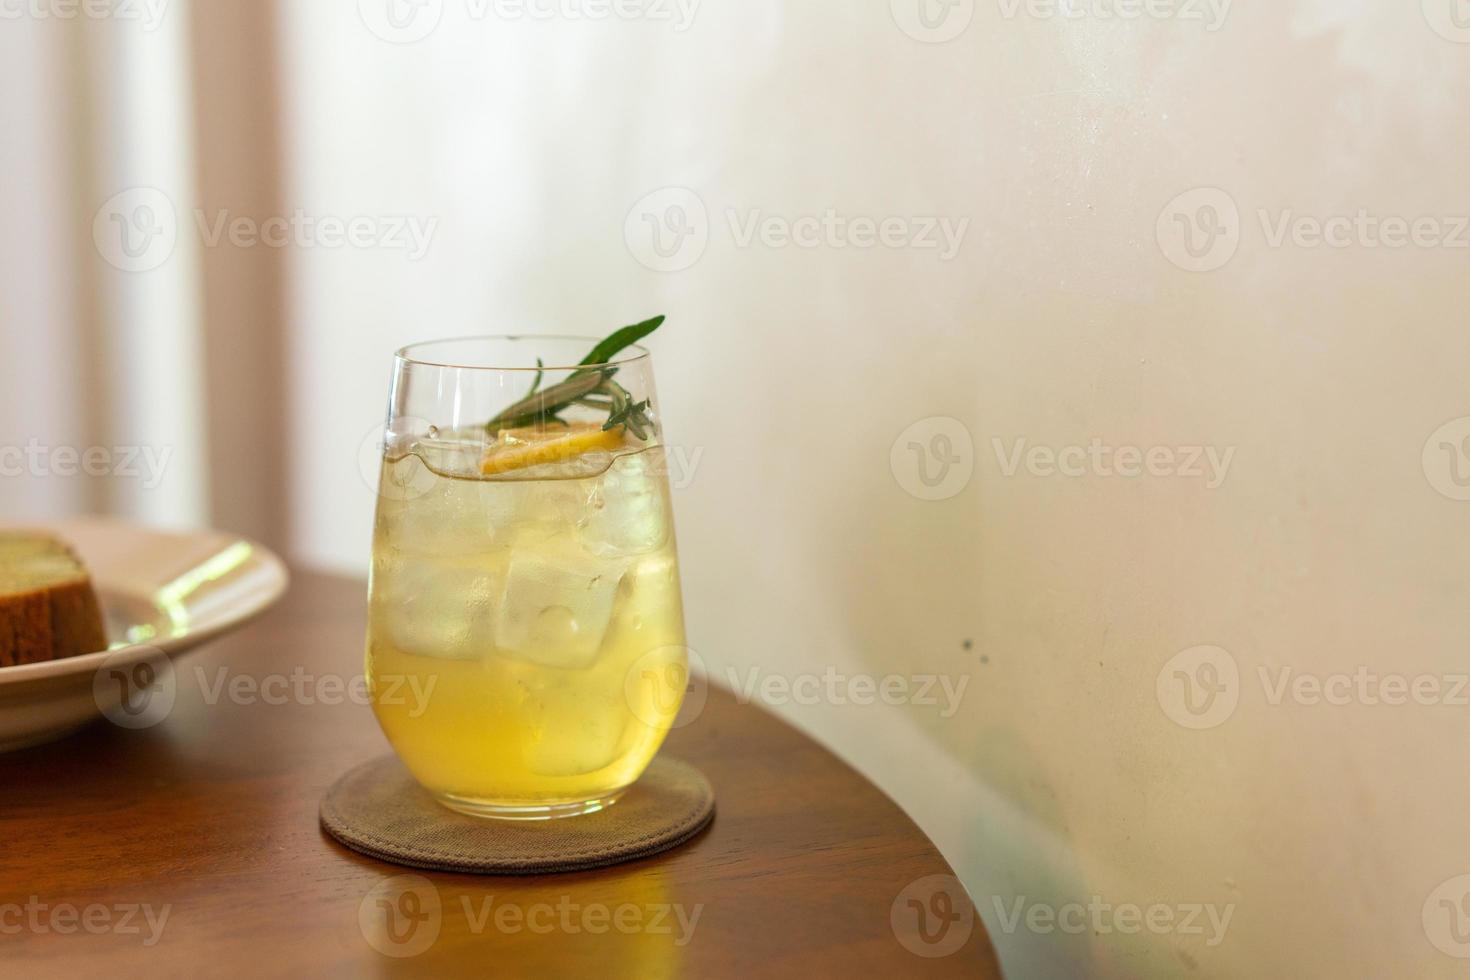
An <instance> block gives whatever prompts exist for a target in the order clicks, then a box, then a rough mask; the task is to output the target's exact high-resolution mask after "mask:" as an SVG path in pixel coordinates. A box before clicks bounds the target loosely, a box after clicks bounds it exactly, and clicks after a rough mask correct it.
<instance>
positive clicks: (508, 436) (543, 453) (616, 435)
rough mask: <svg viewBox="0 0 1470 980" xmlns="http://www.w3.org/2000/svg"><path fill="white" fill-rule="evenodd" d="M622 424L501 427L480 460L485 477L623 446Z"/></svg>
mask: <svg viewBox="0 0 1470 980" xmlns="http://www.w3.org/2000/svg"><path fill="white" fill-rule="evenodd" d="M623 440H624V431H623V427H622V426H618V427H617V428H615V429H608V430H605V431H604V430H603V428H602V426H600V425H598V424H597V423H595V422H573V423H572V424H571V426H570V427H568V428H565V429H503V430H501V432H500V437H499V438H498V439H497V440H496V443H495V446H494V447H492V448H491V449H490V450H489V451H488V452H486V453H485V458H484V459H482V460H481V461H480V472H481V473H483V474H485V475H486V476H494V475H495V474H497V473H508V472H510V471H511V470H520V469H525V468H526V467H528V466H540V465H543V464H545V463H560V462H562V461H563V460H567V459H574V458H575V457H577V456H581V455H582V454H584V453H590V452H595V451H598V450H601V451H602V452H609V453H610V452H612V451H614V450H616V449H618V448H619V447H620V446H622V445H623Z"/></svg>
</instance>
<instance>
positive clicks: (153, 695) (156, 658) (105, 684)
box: [92, 646, 178, 730]
mask: <svg viewBox="0 0 1470 980" xmlns="http://www.w3.org/2000/svg"><path fill="white" fill-rule="evenodd" d="M177 695H178V680H177V678H176V677H175V676H174V667H173V663H172V662H171V661H170V660H169V659H168V654H166V653H164V652H163V651H162V650H160V649H158V648H157V647H150V646H135V647H124V648H122V649H120V650H114V651H113V652H112V653H110V654H108V655H107V656H106V657H105V658H103V660H102V664H101V665H100V666H99V667H98V668H97V670H96V672H95V673H94V674H93V675H92V699H93V700H94V701H96V702H97V709H98V710H99V711H101V712H102V716H103V717H104V718H106V719H107V720H108V721H110V722H112V723H113V724H114V725H116V726H118V727H119V728H128V729H133V730H137V729H142V728H152V727H153V726H154V725H157V724H158V723H159V722H161V721H163V720H164V719H165V718H167V717H168V716H169V713H170V712H171V711H173V709H174V699H175V697H177Z"/></svg>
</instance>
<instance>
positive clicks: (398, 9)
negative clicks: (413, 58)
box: [357, 0, 444, 44]
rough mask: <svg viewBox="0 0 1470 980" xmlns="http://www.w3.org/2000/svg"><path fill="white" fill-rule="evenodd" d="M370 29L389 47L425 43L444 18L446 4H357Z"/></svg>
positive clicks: (421, 0) (395, 0) (379, 0)
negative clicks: (423, 41)
mask: <svg viewBox="0 0 1470 980" xmlns="http://www.w3.org/2000/svg"><path fill="white" fill-rule="evenodd" d="M357 12H358V15H359V16H361V17H362V22H363V23H364V24H366V25H367V29H368V30H370V31H372V32H373V33H374V34H375V35H377V36H378V37H379V38H382V39H383V40H384V41H387V42H388V43H389V44H413V43H415V42H417V41H422V40H423V39H424V38H426V37H428V36H429V35H430V34H432V33H434V30H435V29H436V28H437V27H438V26H439V21H440V20H442V19H443V18H444V0H357Z"/></svg>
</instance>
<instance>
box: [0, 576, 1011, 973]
mask: <svg viewBox="0 0 1470 980" xmlns="http://www.w3.org/2000/svg"><path fill="white" fill-rule="evenodd" d="M364 599H365V589H364V587H363V585H362V583H360V582H356V581H352V580H349V579H342V578H334V577H329V576H323V575H316V574H298V575H297V576H296V578H295V581H294V582H293V586H292V589H291V592H290V594H289V595H288V597H287V598H286V599H285V600H284V601H283V602H282V604H281V605H280V606H279V607H278V608H277V609H275V610H273V611H272V612H271V613H269V614H267V616H265V617H264V618H263V619H262V620H260V621H259V622H258V623H256V624H254V625H253V626H251V627H249V628H248V629H246V630H244V631H242V632H241V633H239V634H237V635H236V636H233V637H230V638H228V639H225V640H221V641H219V642H218V643H216V644H214V645H213V646H211V647H209V648H208V649H206V650H204V651H200V652H198V653H196V654H194V655H193V656H190V657H187V658H185V659H184V660H182V661H181V662H180V663H179V664H178V665H177V671H176V681H177V689H178V695H177V700H176V702H175V704H174V707H173V710H172V712H171V713H170V714H169V716H168V718H167V719H166V720H165V721H164V722H163V723H161V724H159V725H157V726H156V727H152V728H148V729H144V730H140V731H126V730H123V729H120V728H115V727H113V726H111V725H109V724H107V723H105V722H102V723H99V724H97V725H94V726H92V727H91V728H89V729H87V730H85V731H83V732H82V733H80V734H78V735H75V736H73V737H71V738H69V739H66V740H63V741H60V742H56V743H53V744H51V745H47V746H42V747H39V748H35V749H30V750H27V751H23V752H19V753H14V754H11V755H5V756H0V833H3V839H4V844H3V851H0V854H3V858H0V943H3V957H4V961H3V962H4V970H3V971H0V972H3V973H4V974H5V975H7V976H33V977H71V976H76V977H89V978H95V977H107V978H111V977H122V976H129V977H131V976H149V977H172V976H178V977H186V976H187V977H192V976H201V975H207V976H250V977H257V976H289V977H314V978H315V977H328V976H332V977H336V976H341V977H361V976H390V977H397V976H425V977H456V976H473V977H513V978H537V977H577V978H580V977H609V978H622V977H626V978H630V980H634V978H636V980H654V978H675V977H697V978H721V977H739V978H745V977H768V976H769V977H801V978H804V980H811V978H822V977H929V976H933V977H999V976H1000V971H999V969H998V967H997V966H996V961H995V956H994V953H993V951H992V949H991V946H990V942H989V939H988V937H987V936H986V934H985V930H984V926H983V925H982V924H981V922H980V920H979V917H978V916H976V915H975V914H974V909H973V907H972V906H971V905H970V901H969V899H968V898H967V897H966V896H965V895H964V892H963V891H962V890H961V889H960V888H959V887H958V885H957V883H955V882H954V880H953V878H952V877H951V875H952V872H951V870H950V868H949V866H948V865H947V864H946V863H945V861H944V859H943V858H942V857H941V856H940V854H939V852H938V851H937V850H936V849H935V847H934V845H933V844H932V843H930V841H929V840H928V838H926V837H925V836H924V834H923V833H922V832H920V830H919V829H918V828H917V827H916V826H915V825H914V823H913V822H912V821H911V820H909V818H908V817H907V816H905V815H904V813H903V812H902V811H901V810H900V809H899V808H898V807H897V806H896V805H894V803H893V802H892V801H891V800H889V799H888V798H887V797H886V796H884V795H883V794H882V793H881V792H879V791H878V790H877V789H876V788H875V787H874V786H873V785H872V784H871V783H869V782H868V781H867V780H866V779H864V778H863V777H862V776H860V775H858V774H857V773H856V772H855V771H854V770H852V769H851V768H849V767H848V766H847V765H845V764H844V763H842V762H841V761H839V760H838V759H837V758H836V757H834V756H833V755H832V754H831V753H830V752H828V751H826V750H825V749H823V748H822V747H821V746H819V745H817V744H816V743H815V742H813V741H812V740H811V739H809V738H807V737H806V736H804V735H802V734H800V733H799V732H797V731H796V730H795V729H793V728H791V727H790V726H788V725H786V724H785V723H783V722H781V721H780V720H778V719H776V718H775V717H774V716H772V715H771V714H769V713H768V712H766V711H764V710H762V709H760V708H758V707H755V706H753V705H743V704H740V703H738V702H737V701H736V700H735V699H734V698H733V697H732V696H731V695H730V694H728V693H726V692H724V691H722V690H720V689H716V688H711V689H710V691H709V697H708V701H707V703H706V705H705V707H704V709H703V711H702V712H701V713H700V714H699V715H698V716H697V717H696V718H695V719H694V721H693V722H692V723H690V724H688V725H687V726H686V727H684V728H682V729H679V730H677V731H675V732H674V733H673V734H672V735H671V736H670V738H669V741H668V743H667V749H666V751H671V752H673V753H675V754H677V755H679V756H681V757H683V758H685V759H688V760H690V761H691V762H694V763H695V764H696V765H698V766H700V767H701V768H702V769H703V770H704V772H705V773H706V774H707V775H708V776H709V778H710V780H711V782H712V783H713V784H714V786H715V790H716V793H717V795H718V813H717V815H716V817H715V822H714V824H713V825H712V826H711V827H710V828H709V829H708V830H706V831H705V832H703V833H702V834H701V835H700V836H699V837H697V838H695V839H694V840H693V841H692V842H690V843H689V844H686V845H685V846H683V847H682V848H679V849H678V850H676V851H673V852H671V853H668V854H664V855H661V856H657V857H653V858H649V859H646V860H642V861H638V862H635V863H632V864H625V865H621V866H618V867H614V868H608V869H604V870H601V871H590V872H582V873H578V874H571V875H552V876H538V877H516V878H499V877H477V876H474V875H461V874H441V873H435V872H416V871H413V870H411V869H407V868H399V867H396V866H393V865H388V864H382V863H379V862H377V861H374V860H371V859H369V858H366V857H363V856H360V855H358V854H355V853H353V852H352V851H349V850H347V849H345V848H343V847H341V846H339V845H338V844H337V843H336V842H335V841H333V840H331V839H330V838H328V837H327V836H326V835H325V834H324V833H323V832H322V831H321V830H320V829H319V827H318V824H317V804H318V802H319V801H320V799H321V796H322V793H323V791H324V790H325V789H326V788H327V787H328V786H329V785H330V784H331V783H332V782H333V781H334V780H335V779H336V778H337V777H338V776H339V775H340V774H341V773H343V772H344V771H346V770H347V769H348V768H349V767H351V766H353V765H355V764H356V763H358V762H361V761H364V760H366V759H370V758H373V757H374V756H377V755H379V754H381V753H383V752H385V751H386V750H387V743H386V742H385V741H384V740H383V737H382V735H381V734H380V733H379V731H378V727H377V724H376V722H375V721H374V719H373V717H372V713H371V711H370V710H369V709H368V708H366V707H364V706H363V705H362V704H361V703H360V697H358V696H357V695H356V694H354V693H353V687H354V685H353V684H351V683H349V682H351V681H353V679H355V678H360V676H361V672H362V649H363V624H364V613H365V609H364Z"/></svg>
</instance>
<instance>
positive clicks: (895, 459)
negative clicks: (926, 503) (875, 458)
mask: <svg viewBox="0 0 1470 980" xmlns="http://www.w3.org/2000/svg"><path fill="white" fill-rule="evenodd" d="M888 465H889V468H890V469H892V470H893V478H894V479H895V480H897V481H898V485H899V486H901V487H903V488H904V489H905V490H906V491H908V492H909V493H910V494H911V495H912V496H915V497H918V498H919V499H920V500H948V499H949V498H950V497H953V496H956V495H957V494H959V493H960V492H961V491H962V490H964V489H965V487H967V486H969V485H970V477H971V476H972V475H973V474H974V472H975V442H974V440H973V439H972V438H971V437H970V430H969V429H967V428H966V427H965V424H964V423H963V422H961V421H960V420H959V419H952V418H947V417H944V416H933V417H931V418H927V419H920V420H919V421H917V422H915V423H914V424H913V425H911V426H909V427H908V428H907V429H904V430H903V431H902V432H900V433H899V434H898V438H897V439H895V440H893V447H892V449H890V450H889V453H888Z"/></svg>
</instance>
